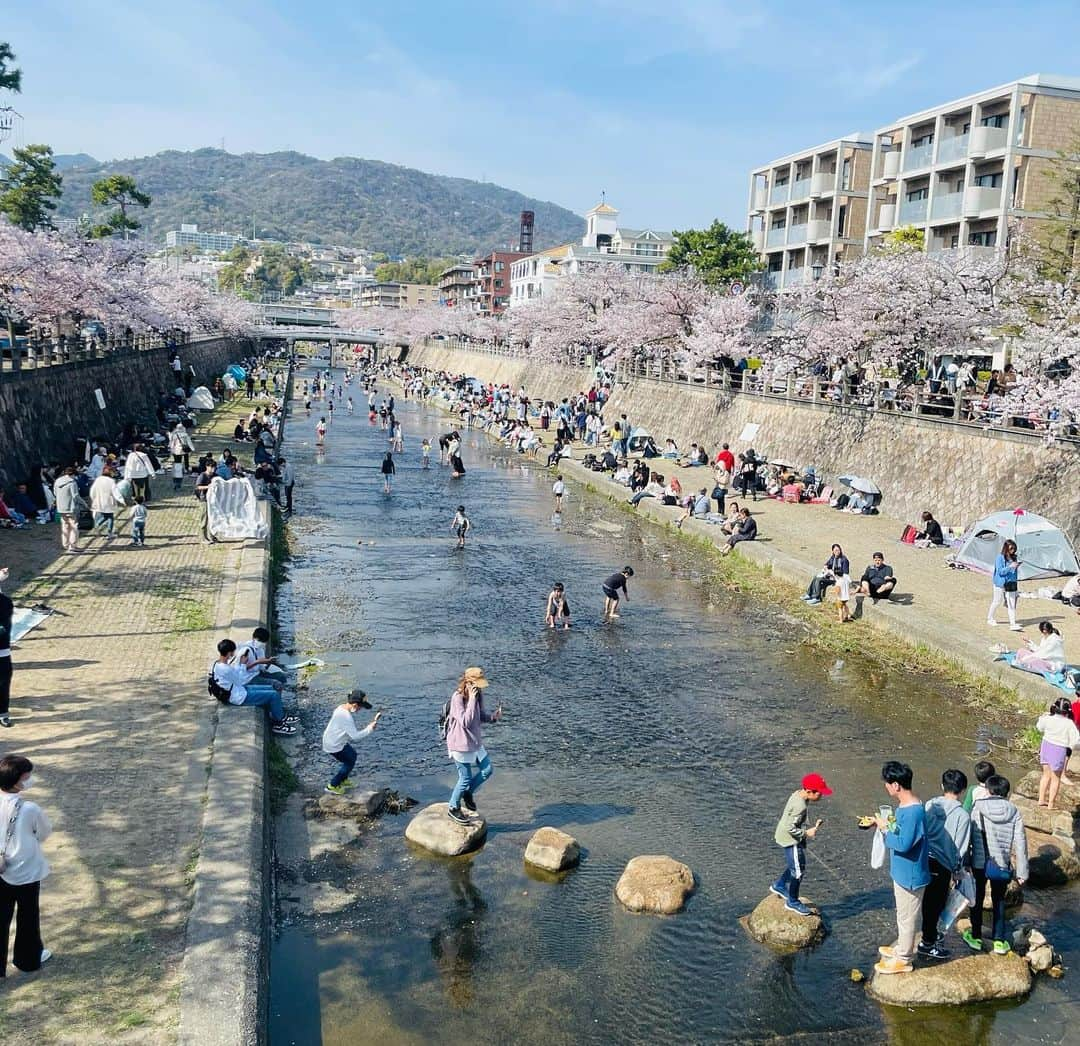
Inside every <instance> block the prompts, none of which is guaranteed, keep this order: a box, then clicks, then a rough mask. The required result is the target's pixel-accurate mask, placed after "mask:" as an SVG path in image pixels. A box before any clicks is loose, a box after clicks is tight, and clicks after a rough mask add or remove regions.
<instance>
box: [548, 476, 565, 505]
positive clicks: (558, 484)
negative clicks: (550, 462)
mask: <svg viewBox="0 0 1080 1046" xmlns="http://www.w3.org/2000/svg"><path fill="white" fill-rule="evenodd" d="M565 493H566V484H565V483H564V482H563V478H562V476H561V475H559V476H556V477H555V482H554V483H553V484H552V485H551V495H552V497H553V498H554V499H555V511H556V512H562V499H563V495H564V494H565Z"/></svg>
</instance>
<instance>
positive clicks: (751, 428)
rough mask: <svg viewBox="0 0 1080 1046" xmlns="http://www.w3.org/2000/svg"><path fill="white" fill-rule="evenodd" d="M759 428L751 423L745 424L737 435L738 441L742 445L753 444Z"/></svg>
mask: <svg viewBox="0 0 1080 1046" xmlns="http://www.w3.org/2000/svg"><path fill="white" fill-rule="evenodd" d="M760 428H761V426H760V425H755V424H754V422H752V421H751V422H747V424H746V425H744V426H743V430H742V432H740V433H739V439H740V440H741V441H742V442H743V443H753V442H754V440H755V439H756V438H757V434H758V429H760Z"/></svg>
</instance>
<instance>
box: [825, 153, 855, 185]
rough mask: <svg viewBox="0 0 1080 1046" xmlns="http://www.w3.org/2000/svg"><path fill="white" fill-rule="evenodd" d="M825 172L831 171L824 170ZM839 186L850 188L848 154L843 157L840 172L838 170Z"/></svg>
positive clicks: (849, 160) (849, 158)
mask: <svg viewBox="0 0 1080 1046" xmlns="http://www.w3.org/2000/svg"><path fill="white" fill-rule="evenodd" d="M826 173H831V172H826ZM840 188H841V189H850V188H851V157H850V156H847V157H845V158H844V165H843V168H842V169H841V172H840Z"/></svg>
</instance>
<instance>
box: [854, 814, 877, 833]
mask: <svg viewBox="0 0 1080 1046" xmlns="http://www.w3.org/2000/svg"><path fill="white" fill-rule="evenodd" d="M858 824H859V827H860V828H862V829H863V830H865V829H867V828H873V827H874V825H875V824H877V822H876V821H875V820H874V818H872V817H870V816H868V815H866V814H864V815H863V816H862V817H860V818H859V821H858Z"/></svg>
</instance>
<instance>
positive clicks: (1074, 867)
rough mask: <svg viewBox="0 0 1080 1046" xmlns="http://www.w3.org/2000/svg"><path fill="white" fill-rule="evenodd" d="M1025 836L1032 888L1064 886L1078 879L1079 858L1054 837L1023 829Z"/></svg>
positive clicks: (1074, 851)
mask: <svg viewBox="0 0 1080 1046" xmlns="http://www.w3.org/2000/svg"><path fill="white" fill-rule="evenodd" d="M1024 834H1025V835H1026V836H1027V848H1028V868H1029V876H1030V882H1031V885H1032V886H1064V885H1065V883H1068V882H1071V881H1072V880H1073V879H1080V858H1078V857H1077V855H1076V850H1075V846H1074V847H1072V848H1070V847H1069V846H1068V845H1066V844H1064V843H1063V842H1062V840H1061V839H1059V838H1058V837H1057V836H1056V835H1046V834H1045V833H1043V832H1033V831H1031V829H1030V828H1025V829H1024Z"/></svg>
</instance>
